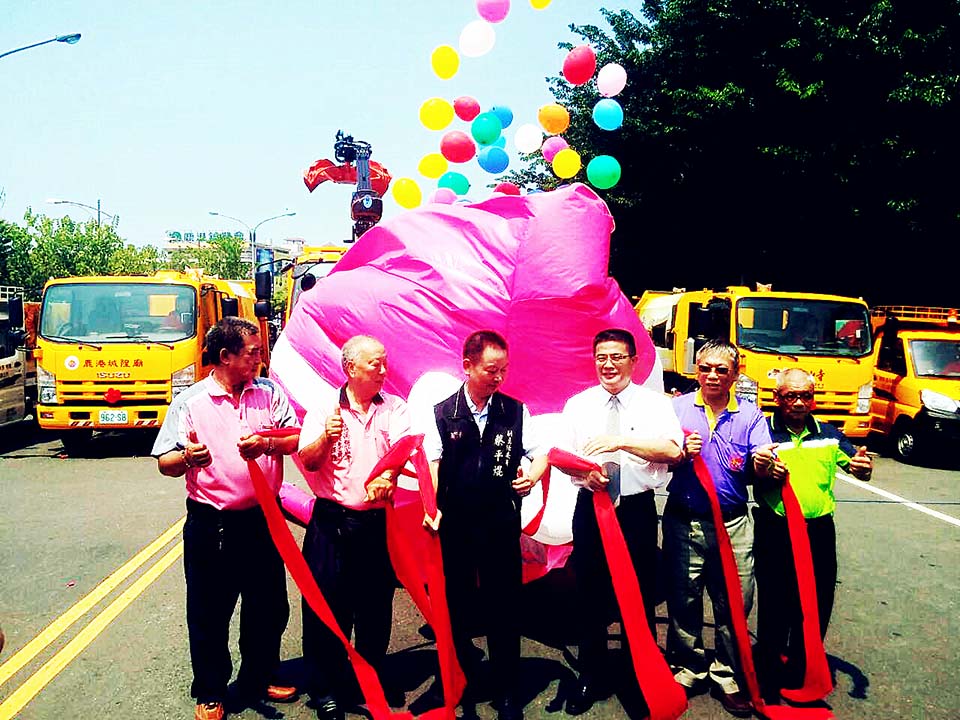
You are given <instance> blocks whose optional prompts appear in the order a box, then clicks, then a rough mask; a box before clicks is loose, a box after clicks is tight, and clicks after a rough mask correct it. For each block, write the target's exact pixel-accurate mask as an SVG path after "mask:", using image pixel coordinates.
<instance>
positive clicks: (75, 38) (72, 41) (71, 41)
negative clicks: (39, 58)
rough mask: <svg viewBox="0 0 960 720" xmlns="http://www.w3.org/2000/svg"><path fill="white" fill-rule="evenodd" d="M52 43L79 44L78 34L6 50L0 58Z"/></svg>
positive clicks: (58, 36)
mask: <svg viewBox="0 0 960 720" xmlns="http://www.w3.org/2000/svg"><path fill="white" fill-rule="evenodd" d="M52 42H62V43H66V44H67V45H76V44H77V43H78V42H80V33H73V34H72V35H57V36H56V37H53V38H50V39H49V40H44V41H42V42H38V43H34V44H33V45H24V46H23V47H21V48H17V49H16V50H8V51H7V52H5V53H3V54H2V55H0V58H4V57H6V56H7V55H13V54H14V53H17V52H20V51H21V50H29V49H30V48H35V47H39V46H41V45H46V44H47V43H52Z"/></svg>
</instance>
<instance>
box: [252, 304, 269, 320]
mask: <svg viewBox="0 0 960 720" xmlns="http://www.w3.org/2000/svg"><path fill="white" fill-rule="evenodd" d="M253 314H254V315H256V316H257V317H258V318H269V317H270V303H269V302H268V301H267V300H258V301H257V302H256V303H254V305H253Z"/></svg>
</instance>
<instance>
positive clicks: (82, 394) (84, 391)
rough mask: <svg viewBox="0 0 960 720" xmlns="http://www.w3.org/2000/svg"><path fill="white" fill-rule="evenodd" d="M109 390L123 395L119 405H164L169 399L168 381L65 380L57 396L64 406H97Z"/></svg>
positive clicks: (59, 386) (61, 383) (60, 384)
mask: <svg viewBox="0 0 960 720" xmlns="http://www.w3.org/2000/svg"><path fill="white" fill-rule="evenodd" d="M110 388H116V389H117V390H119V391H120V392H121V393H122V394H123V400H121V402H120V404H121V405H128V404H131V403H136V404H138V405H166V404H167V403H168V402H169V400H168V398H169V397H170V381H169V380H82V381H69V380H67V381H62V382H60V383H59V384H58V387H57V396H58V398H59V399H60V402H61V403H62V404H64V405H83V404H90V403H97V404H99V403H103V394H104V393H105V392H106V391H107V390H109V389H110Z"/></svg>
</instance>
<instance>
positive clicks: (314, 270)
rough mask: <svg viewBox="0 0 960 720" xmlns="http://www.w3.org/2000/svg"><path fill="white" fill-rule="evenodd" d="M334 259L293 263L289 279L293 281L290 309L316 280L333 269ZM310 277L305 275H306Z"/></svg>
mask: <svg viewBox="0 0 960 720" xmlns="http://www.w3.org/2000/svg"><path fill="white" fill-rule="evenodd" d="M336 264H337V263H336V261H335V260H333V261H329V262H328V261H324V260H310V261H307V262H304V263H303V264H302V265H295V266H294V268H293V272H292V273H291V274H290V280H291V281H292V282H293V292H292V293H291V295H290V310H293V307H294V305H296V304H297V301H298V300H299V299H300V296H301V295H303V293H305V292H306V291H307V290H309V289H310V288H312V287H313V286H314V285H316V284H317V280H319V279H320V278H322V277H326V276H327V274H328V273H329V272H330V271H331V270H333V266H334V265H336ZM308 275H309V276H310V277H307V276H308Z"/></svg>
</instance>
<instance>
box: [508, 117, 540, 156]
mask: <svg viewBox="0 0 960 720" xmlns="http://www.w3.org/2000/svg"><path fill="white" fill-rule="evenodd" d="M513 144H514V145H516V147H517V150H519V151H520V152H522V153H523V154H525V155H529V154H530V153H534V152H536V151H537V150H539V149H540V146H541V145H542V144H543V132H542V131H541V130H540V128H538V127H537V126H536V125H533V124H531V123H526V124H525V125H521V126H520V127H518V128H517V132H516V134H515V135H514V136H513Z"/></svg>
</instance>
